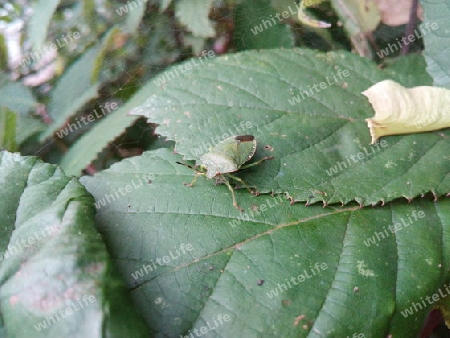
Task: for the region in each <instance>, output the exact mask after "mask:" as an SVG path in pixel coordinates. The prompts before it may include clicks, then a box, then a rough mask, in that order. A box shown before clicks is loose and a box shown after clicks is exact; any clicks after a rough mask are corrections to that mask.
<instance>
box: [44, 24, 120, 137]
mask: <svg viewBox="0 0 450 338" xmlns="http://www.w3.org/2000/svg"><path fill="white" fill-rule="evenodd" d="M117 31H118V28H117V27H114V28H112V29H111V30H110V31H108V33H106V34H105V36H104V38H103V40H102V41H101V42H99V43H98V44H96V45H95V46H93V47H91V48H90V49H89V50H88V51H86V52H85V53H84V54H83V55H82V56H81V57H80V58H79V59H77V60H76V61H75V62H74V63H73V64H72V65H71V66H70V67H69V68H68V69H67V71H66V72H65V73H64V74H63V76H62V77H61V78H60V79H59V80H58V83H57V84H56V86H55V88H54V89H53V90H52V92H51V94H50V102H49V104H48V114H49V115H50V116H51V117H52V119H53V123H52V124H51V125H50V126H49V127H48V128H47V130H46V131H45V132H44V133H42V134H41V136H40V139H41V141H43V140H45V139H46V138H48V137H50V136H52V135H53V133H54V132H55V131H57V130H58V129H59V128H60V127H61V126H62V125H63V124H64V123H65V122H66V121H67V120H68V119H69V118H70V117H71V116H72V115H74V114H75V113H76V112H77V111H78V110H79V109H81V108H82V107H83V106H84V105H85V104H86V103H87V102H89V101H90V100H92V99H94V98H96V97H97V95H98V89H99V88H100V84H101V83H100V81H99V74H100V67H101V65H102V61H103V57H104V53H105V51H106V49H107V47H108V45H109V44H110V43H111V41H112V40H113V37H114V34H116V33H117Z"/></svg>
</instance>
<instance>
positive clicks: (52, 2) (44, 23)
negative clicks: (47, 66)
mask: <svg viewBox="0 0 450 338" xmlns="http://www.w3.org/2000/svg"><path fill="white" fill-rule="evenodd" d="M60 2H61V0H38V1H37V2H36V4H35V6H34V7H33V15H32V16H31V19H30V23H29V27H28V35H29V37H30V41H31V45H32V46H33V50H34V51H35V52H38V51H39V50H40V49H41V48H42V47H44V43H45V40H46V39H47V30H48V27H49V26H50V21H51V19H52V17H53V13H54V12H55V11H56V8H57V7H58V5H59V3H60Z"/></svg>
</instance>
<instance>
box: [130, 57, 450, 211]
mask: <svg viewBox="0 0 450 338" xmlns="http://www.w3.org/2000/svg"><path fill="white" fill-rule="evenodd" d="M188 62H190V61H188ZM420 65H421V64H420V63H418V64H417V67H415V69H413V70H411V72H412V74H417V76H416V78H415V77H414V76H411V77H403V76H401V77H399V78H398V79H396V78H395V76H394V75H395V74H393V73H390V74H389V75H390V76H389V75H388V74H386V73H384V72H383V71H381V70H379V69H378V68H377V67H376V65H375V64H373V63H372V62H370V61H368V60H366V59H363V58H360V57H358V56H355V55H353V54H350V53H330V54H319V53H315V52H312V51H308V50H263V51H259V52H256V51H250V52H244V53H240V54H236V55H232V56H230V55H228V56H224V57H220V58H215V59H214V60H211V61H209V62H208V63H204V64H203V65H202V66H197V67H195V68H194V69H193V70H192V71H190V72H185V73H184V74H180V76H179V77H178V78H177V79H176V81H169V82H167V83H166V84H165V85H164V86H163V87H162V86H161V87H158V86H157V85H156V84H155V83H156V82H157V80H158V79H156V80H155V81H154V82H155V83H153V84H150V85H148V86H147V87H146V91H147V95H148V97H149V98H148V100H147V102H146V104H145V105H142V106H140V107H137V108H136V109H135V110H134V112H133V114H140V115H145V116H146V117H148V118H149V121H150V122H152V123H159V124H160V126H159V127H158V129H157V131H158V132H159V133H160V134H162V135H164V136H167V137H168V138H169V139H173V140H175V141H176V142H177V145H176V150H177V151H178V152H179V153H180V154H182V155H184V158H186V159H196V160H198V158H199V156H200V155H201V154H203V153H205V152H206V151H207V150H208V148H209V147H211V146H213V145H214V144H217V142H219V141H220V140H223V139H225V138H226V137H229V136H230V135H233V134H234V135H239V134H253V135H254V136H255V137H256V139H257V140H258V142H259V149H258V151H257V154H256V156H255V158H259V157H261V156H263V155H269V154H270V155H273V156H274V157H275V159H274V160H272V161H270V162H268V163H266V164H265V170H264V172H263V173H262V174H261V175H258V176H254V175H253V172H252V171H249V172H248V173H244V174H243V175H242V177H243V178H244V179H245V180H246V181H247V182H248V183H250V184H252V185H255V186H257V187H258V188H259V190H260V191H261V192H269V191H275V192H283V193H287V194H288V195H289V196H290V197H291V198H292V199H293V200H295V201H307V202H308V203H314V202H317V201H324V202H325V203H336V202H341V203H344V204H345V203H348V202H350V201H351V200H356V201H358V202H359V203H360V204H362V205H370V204H376V203H379V202H380V201H382V202H386V201H390V200H393V199H395V198H398V197H402V196H403V197H405V198H408V199H412V198H414V197H415V196H418V195H420V194H424V193H426V192H429V191H432V192H433V193H435V194H436V195H443V194H446V193H448V192H449V191H450V175H448V173H449V169H450V167H449V165H448V161H449V159H448V157H445V156H444V155H443V154H445V153H446V149H448V147H449V145H450V141H449V133H448V131H438V132H434V133H422V134H414V135H406V136H392V137H386V138H384V139H383V140H382V141H381V142H380V143H378V144H376V145H374V146H370V145H369V144H370V135H369V130H368V128H367V125H366V122H365V119H366V118H368V117H372V116H373V115H374V113H373V110H372V108H371V106H370V105H369V103H368V101H367V99H366V98H365V97H364V96H363V95H362V94H361V92H362V91H363V90H365V89H367V88H368V87H370V86H371V85H372V84H374V83H376V82H378V81H381V80H383V79H385V78H387V77H388V76H389V77H391V78H393V79H394V80H397V81H399V82H400V83H401V84H403V85H405V86H414V85H427V84H428V83H420V82H421V81H424V79H425V78H424V77H423V76H422V74H423V73H424V71H423V68H420ZM160 76H161V77H165V76H166V74H165V73H162V74H161V75H160Z"/></svg>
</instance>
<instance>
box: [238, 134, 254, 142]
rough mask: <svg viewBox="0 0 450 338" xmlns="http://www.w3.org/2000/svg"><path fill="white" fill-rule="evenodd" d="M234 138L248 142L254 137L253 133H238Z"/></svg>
mask: <svg viewBox="0 0 450 338" xmlns="http://www.w3.org/2000/svg"><path fill="white" fill-rule="evenodd" d="M234 139H235V140H237V141H241V142H249V141H253V140H254V139H255V137H254V136H253V135H239V136H236V137H235V138H234Z"/></svg>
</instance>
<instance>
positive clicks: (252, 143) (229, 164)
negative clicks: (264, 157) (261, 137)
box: [200, 135, 256, 178]
mask: <svg viewBox="0 0 450 338" xmlns="http://www.w3.org/2000/svg"><path fill="white" fill-rule="evenodd" d="M255 151H256V140H255V137H254V136H253V135H241V136H233V137H229V138H227V139H225V140H223V141H222V142H220V143H219V144H218V145H216V146H215V147H212V148H211V149H210V151H209V152H208V153H206V154H204V155H203V156H201V157H200V161H201V162H202V164H203V166H205V167H206V168H207V173H206V177H208V178H213V177H214V176H216V175H219V174H224V173H232V172H234V171H237V170H238V169H239V168H240V167H241V166H242V165H243V164H244V163H245V162H247V161H248V160H249V159H251V158H252V157H253V155H254V154H255Z"/></svg>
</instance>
